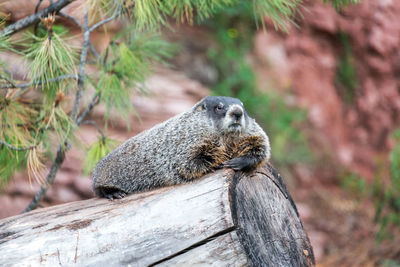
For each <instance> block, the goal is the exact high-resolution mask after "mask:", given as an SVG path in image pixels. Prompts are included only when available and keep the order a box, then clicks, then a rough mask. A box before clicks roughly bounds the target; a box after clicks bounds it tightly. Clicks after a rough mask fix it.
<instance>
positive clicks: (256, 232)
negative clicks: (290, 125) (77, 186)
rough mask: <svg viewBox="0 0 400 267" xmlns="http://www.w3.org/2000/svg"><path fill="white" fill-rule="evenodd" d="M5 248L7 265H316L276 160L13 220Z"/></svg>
mask: <svg viewBox="0 0 400 267" xmlns="http://www.w3.org/2000/svg"><path fill="white" fill-rule="evenodd" d="M0 251H1V253H0V265H1V266H21V265H34V266H36V265H43V266H63V265H64V266H65V265H79V266H93V265H100V266H103V265H107V266H115V265H130V266H171V265H172V266H175V265H181V266H191V265H214V266H243V265H250V266H313V265H314V256H313V251H312V248H311V245H310V242H309V240H308V237H307V235H306V233H305V231H304V229H303V226H302V224H301V221H300V219H299V216H298V213H297V210H296V207H295V205H294V203H293V201H292V198H291V197H290V195H289V193H288V192H287V190H286V187H285V185H284V183H283V181H282V179H281V177H280V175H279V174H278V173H277V172H276V171H275V170H274V169H273V168H272V167H271V166H270V165H266V166H264V167H262V168H259V169H258V170H257V171H255V172H253V173H251V174H244V173H233V171H231V170H221V171H218V172H215V173H212V174H209V175H207V176H205V177H203V178H201V179H199V180H196V181H195V182H193V183H190V184H185V185H178V186H173V187H166V188H161V189H157V190H154V191H151V192H146V193H141V194H135V195H131V196H129V197H126V198H124V199H121V200H114V201H109V200H106V199H90V200H85V201H78V202H72V203H68V204H64V205H59V206H54V207H50V208H44V209H40V210H36V211H33V212H29V213H26V214H22V215H18V216H14V217H10V218H6V219H3V220H0Z"/></svg>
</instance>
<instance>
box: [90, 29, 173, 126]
mask: <svg viewBox="0 0 400 267" xmlns="http://www.w3.org/2000/svg"><path fill="white" fill-rule="evenodd" d="M121 36H123V38H122V37H121ZM171 54H172V46H171V45H169V44H168V43H167V42H166V41H164V40H163V39H162V38H161V36H160V35H158V34H155V33H140V34H139V33H134V32H132V31H128V32H124V34H120V35H119V36H118V38H117V39H116V40H114V41H113V42H112V43H111V44H110V46H109V47H108V48H107V50H106V51H105V52H104V54H103V55H102V63H101V66H99V67H101V74H100V77H99V78H98V82H97V83H96V82H94V81H95V80H96V78H91V81H92V83H93V85H94V86H95V88H96V90H97V91H98V92H99V93H100V96H101V101H103V102H104V103H105V105H106V119H107V120H108V119H109V117H110V114H111V111H112V110H116V111H117V114H120V115H122V116H128V114H129V113H131V112H133V111H134V110H133V107H132V104H131V101H130V95H131V92H132V89H134V88H143V82H144V81H145V78H146V77H147V76H148V75H149V74H150V73H151V69H152V66H153V65H154V64H155V63H162V62H164V59H166V58H168V57H170V56H171ZM138 85H140V86H138ZM125 118H127V117H125ZM127 121H129V120H127ZM128 126H129V125H128Z"/></svg>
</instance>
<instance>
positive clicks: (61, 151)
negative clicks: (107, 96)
mask: <svg viewBox="0 0 400 267" xmlns="http://www.w3.org/2000/svg"><path fill="white" fill-rule="evenodd" d="M83 29H84V33H83V44H82V51H81V59H80V65H79V73H78V90H77V92H76V94H75V101H74V106H73V108H72V111H71V115H70V118H71V119H72V120H73V121H75V122H76V124H77V125H78V126H79V125H80V124H81V123H82V121H83V119H84V117H85V116H86V115H87V114H88V113H89V112H90V110H92V109H93V107H94V106H95V105H96V103H97V102H98V95H97V94H96V95H95V96H94V97H93V99H92V102H91V103H90V104H89V106H88V107H87V108H86V110H85V111H84V112H83V114H82V115H81V116H80V117H79V118H78V117H77V115H78V112H79V107H80V102H81V99H82V93H83V89H84V79H85V64H86V59H87V51H88V46H89V38H90V31H89V21H88V12H87V8H86V7H85V14H84V25H83ZM78 120H79V123H78ZM64 144H65V146H63V145H59V146H58V149H57V156H56V158H55V160H54V162H53V164H52V165H51V168H50V171H49V173H48V175H47V177H46V182H45V183H44V184H43V185H42V186H41V187H40V190H39V192H38V193H37V194H36V195H35V197H34V198H33V200H32V201H31V203H29V205H28V206H27V207H26V209H25V212H28V211H31V210H33V209H36V208H37V206H38V204H39V201H40V200H42V198H43V197H44V196H45V194H46V192H47V190H48V189H49V187H50V185H52V184H53V182H54V178H55V176H56V174H57V172H58V170H59V169H60V167H61V165H62V163H63V162H64V160H65V153H66V151H67V150H69V148H70V146H69V145H67V144H68V143H67V141H65V142H64Z"/></svg>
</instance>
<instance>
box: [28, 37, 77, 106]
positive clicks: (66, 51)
mask: <svg viewBox="0 0 400 267" xmlns="http://www.w3.org/2000/svg"><path fill="white" fill-rule="evenodd" d="M28 38H30V39H31V40H32V42H31V43H30V45H29V47H28V49H27V51H26V58H27V59H28V60H29V61H28V62H29V63H28V70H29V78H30V79H31V81H37V82H39V81H40V82H42V84H41V86H40V87H41V88H42V89H43V90H44V92H45V95H46V97H47V98H48V100H51V102H52V101H54V99H55V97H56V94H57V93H58V92H59V91H60V90H61V91H62V90H65V86H66V84H65V82H58V83H56V82H48V81H49V80H50V79H52V78H55V77H59V76H61V75H67V74H74V73H76V71H75V63H76V62H77V61H76V53H75V52H74V51H73V49H71V47H70V46H69V45H68V44H67V43H66V42H65V41H64V40H63V39H62V38H61V37H60V36H59V35H58V34H56V33H53V34H52V35H51V37H49V36H48V35H46V36H44V37H37V36H35V35H33V34H30V35H29V37H28Z"/></svg>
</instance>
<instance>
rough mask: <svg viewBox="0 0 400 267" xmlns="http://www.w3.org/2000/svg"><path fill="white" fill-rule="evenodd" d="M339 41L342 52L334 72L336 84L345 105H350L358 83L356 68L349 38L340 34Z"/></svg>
mask: <svg viewBox="0 0 400 267" xmlns="http://www.w3.org/2000/svg"><path fill="white" fill-rule="evenodd" d="M339 39H340V42H341V44H342V48H343V51H342V55H341V57H340V58H339V63H338V67H337V70H336V84H337V86H338V87H339V89H340V93H341V95H342V96H343V99H344V100H345V101H346V103H348V104H350V103H352V102H353V100H354V97H355V95H356V92H357V88H358V84H359V82H358V78H357V72H356V68H355V67H354V58H353V52H352V49H351V45H350V41H349V36H348V35H346V34H345V33H340V34H339Z"/></svg>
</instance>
